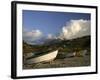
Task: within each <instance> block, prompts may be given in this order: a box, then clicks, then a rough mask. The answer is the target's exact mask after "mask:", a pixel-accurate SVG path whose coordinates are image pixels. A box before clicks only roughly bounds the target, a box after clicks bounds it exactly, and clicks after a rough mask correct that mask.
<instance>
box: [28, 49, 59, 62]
mask: <svg viewBox="0 0 100 80" xmlns="http://www.w3.org/2000/svg"><path fill="white" fill-rule="evenodd" d="M57 53H58V50H55V51H52V52H48V53H46V54H43V55H40V56H37V57H33V58H32V57H31V58H29V59H27V60H26V63H27V64H32V63H39V62H49V61H51V60H54V59H55V58H56V56H57Z"/></svg>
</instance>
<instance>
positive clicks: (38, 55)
mask: <svg viewBox="0 0 100 80" xmlns="http://www.w3.org/2000/svg"><path fill="white" fill-rule="evenodd" d="M54 51H57V50H52V51H51V50H50V51H43V52H40V53H38V54H36V55H33V56H31V57H28V58H26V60H29V59H32V58H36V57H40V56H43V55H46V54H49V52H54Z"/></svg>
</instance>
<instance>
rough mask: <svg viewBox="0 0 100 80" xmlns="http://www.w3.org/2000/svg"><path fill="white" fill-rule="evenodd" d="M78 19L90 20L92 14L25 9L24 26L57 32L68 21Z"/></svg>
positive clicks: (45, 32) (48, 32)
mask: <svg viewBox="0 0 100 80" xmlns="http://www.w3.org/2000/svg"><path fill="white" fill-rule="evenodd" d="M78 19H84V20H90V14H85V13H68V12H47V11H33V10H23V28H25V29H28V30H29V31H30V30H32V29H39V30H40V31H42V32H43V33H44V34H57V33H59V32H60V31H61V29H62V27H63V26H65V25H66V23H67V22H69V21H70V20H78Z"/></svg>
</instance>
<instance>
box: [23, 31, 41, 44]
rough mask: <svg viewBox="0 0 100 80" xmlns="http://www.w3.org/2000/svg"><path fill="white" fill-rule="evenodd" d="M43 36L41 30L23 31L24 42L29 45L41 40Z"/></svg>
mask: <svg viewBox="0 0 100 80" xmlns="http://www.w3.org/2000/svg"><path fill="white" fill-rule="evenodd" d="M41 36H42V32H41V31H40V30H32V31H27V30H23V40H24V41H26V42H28V43H31V42H32V41H35V40H37V39H39V38H41Z"/></svg>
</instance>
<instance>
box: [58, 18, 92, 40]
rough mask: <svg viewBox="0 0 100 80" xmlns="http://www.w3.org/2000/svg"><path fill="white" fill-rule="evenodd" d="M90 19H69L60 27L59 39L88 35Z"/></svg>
mask: <svg viewBox="0 0 100 80" xmlns="http://www.w3.org/2000/svg"><path fill="white" fill-rule="evenodd" d="M90 30H91V29H90V20H83V19H80V20H71V21H70V22H69V23H67V24H66V26H64V27H63V28H62V31H61V33H60V36H59V38H60V39H74V38H77V37H82V36H86V35H90V32H91V31H90Z"/></svg>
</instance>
